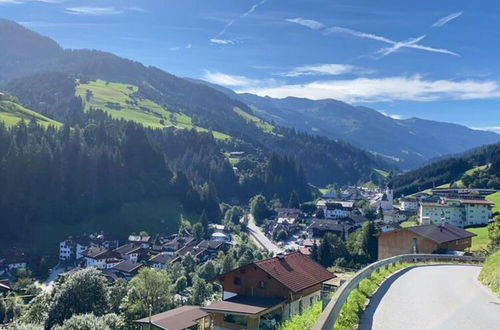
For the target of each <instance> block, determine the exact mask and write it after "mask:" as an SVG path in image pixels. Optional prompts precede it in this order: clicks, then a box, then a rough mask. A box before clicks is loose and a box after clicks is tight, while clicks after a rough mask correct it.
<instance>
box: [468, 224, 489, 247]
mask: <svg viewBox="0 0 500 330" xmlns="http://www.w3.org/2000/svg"><path fill="white" fill-rule="evenodd" d="M466 230H467V231H470V232H471V233H474V234H476V235H477V236H475V237H472V247H471V251H479V250H482V249H486V248H487V246H488V242H489V239H488V226H484V227H476V228H466Z"/></svg>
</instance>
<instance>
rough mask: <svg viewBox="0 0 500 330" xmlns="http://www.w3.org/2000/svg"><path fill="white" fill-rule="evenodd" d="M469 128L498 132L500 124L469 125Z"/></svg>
mask: <svg viewBox="0 0 500 330" xmlns="http://www.w3.org/2000/svg"><path fill="white" fill-rule="evenodd" d="M471 128H472V129H476V130H480V131H490V132H494V133H498V134H500V126H485V127H471Z"/></svg>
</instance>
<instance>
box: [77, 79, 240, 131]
mask: <svg viewBox="0 0 500 330" xmlns="http://www.w3.org/2000/svg"><path fill="white" fill-rule="evenodd" d="M138 90H139V88H138V87H137V86H135V85H131V84H122V83H114V82H108V81H104V80H93V81H90V82H88V83H80V82H78V81H77V88H76V95H78V96H80V97H81V98H82V100H83V101H84V104H85V110H88V109H90V108H91V107H92V108H96V109H101V110H103V111H106V112H107V113H109V115H110V116H111V117H113V118H116V119H124V120H131V121H134V122H137V123H140V124H142V125H144V126H147V127H151V128H163V127H176V128H181V129H192V128H194V129H195V130H197V131H199V132H208V130H207V129H206V128H203V127H199V126H195V125H193V123H192V120H191V117H189V116H187V115H186V114H184V113H180V112H174V111H170V110H168V109H166V108H164V107H162V106H161V105H159V104H158V103H156V102H153V101H151V100H148V99H144V98H140V97H138V96H136V95H135V94H136V93H137V92H138ZM212 134H213V136H214V137H215V138H216V139H221V140H225V139H229V138H230V136H229V135H227V134H224V133H221V132H212Z"/></svg>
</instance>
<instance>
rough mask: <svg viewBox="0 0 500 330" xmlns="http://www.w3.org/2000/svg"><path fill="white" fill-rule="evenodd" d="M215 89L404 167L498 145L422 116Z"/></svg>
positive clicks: (492, 137) (492, 136) (490, 136)
mask: <svg viewBox="0 0 500 330" xmlns="http://www.w3.org/2000/svg"><path fill="white" fill-rule="evenodd" d="M193 81H197V82H198V83H200V84H207V85H210V86H213V87H214V88H216V89H218V90H219V91H221V92H223V93H226V95H228V96H230V97H232V98H234V99H237V100H240V101H242V102H244V103H247V104H248V105H249V106H250V107H251V108H252V110H253V111H254V113H255V114H256V115H257V116H259V117H260V118H262V119H265V120H268V121H272V122H275V123H276V124H278V125H281V126H287V127H292V128H295V129H298V130H301V131H305V132H309V133H314V134H319V135H324V136H327V137H329V138H333V139H342V140H345V141H348V142H350V143H352V144H353V145H355V146H357V147H359V148H363V149H365V150H369V151H371V152H373V153H375V154H378V155H382V156H384V157H386V158H387V159H392V160H393V163H395V164H397V165H398V166H400V167H402V168H404V169H411V168H415V167H418V166H420V165H423V164H425V163H426V162H428V161H429V160H430V159H434V158H439V157H443V156H446V155H451V154H456V153H460V152H463V151H466V150H468V149H471V148H475V147H478V146H481V145H487V144H492V143H496V142H498V141H500V135H499V134H496V133H494V132H488V131H480V130H473V129H470V128H468V127H466V126H463V125H460V124H454V123H448V122H439V121H434V120H428V119H421V118H416V117H412V118H408V119H394V118H391V117H389V116H386V115H384V114H382V113H381V112H379V111H377V110H374V109H372V108H369V107H365V106H354V105H350V104H348V103H346V102H343V101H339V100H335V99H322V100H311V99H306V98H298V97H286V98H282V99H276V98H271V97H268V96H265V97H261V96H258V95H254V94H249V93H236V92H234V91H233V90H231V89H229V88H226V87H222V86H217V85H214V84H212V83H210V82H205V81H203V80H193Z"/></svg>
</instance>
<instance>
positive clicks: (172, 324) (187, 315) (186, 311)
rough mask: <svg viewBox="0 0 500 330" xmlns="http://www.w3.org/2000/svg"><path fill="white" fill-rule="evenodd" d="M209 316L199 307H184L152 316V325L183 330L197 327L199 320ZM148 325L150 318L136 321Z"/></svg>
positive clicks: (166, 329) (167, 329) (169, 329)
mask: <svg viewBox="0 0 500 330" xmlns="http://www.w3.org/2000/svg"><path fill="white" fill-rule="evenodd" d="M205 316H208V314H207V313H206V312H205V311H203V310H202V309H201V308H200V307H199V306H182V307H179V308H175V309H171V310H169V311H166V312H163V313H160V314H156V315H153V316H151V323H152V324H153V325H154V326H156V327H158V328H160V329H165V330H181V329H186V328H190V327H194V326H196V324H197V322H196V321H198V320H199V319H201V318H203V317H205ZM135 323H142V324H148V323H149V317H145V318H143V319H140V320H137V321H135Z"/></svg>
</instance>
